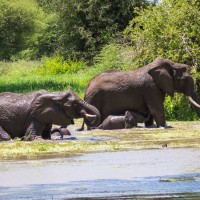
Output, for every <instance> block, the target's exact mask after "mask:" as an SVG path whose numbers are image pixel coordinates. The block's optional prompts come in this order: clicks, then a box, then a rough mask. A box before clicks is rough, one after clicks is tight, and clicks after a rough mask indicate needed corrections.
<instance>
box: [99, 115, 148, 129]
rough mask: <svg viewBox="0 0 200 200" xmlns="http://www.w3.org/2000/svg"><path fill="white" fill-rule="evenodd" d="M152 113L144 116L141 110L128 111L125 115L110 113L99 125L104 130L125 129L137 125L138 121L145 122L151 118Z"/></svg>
mask: <svg viewBox="0 0 200 200" xmlns="http://www.w3.org/2000/svg"><path fill="white" fill-rule="evenodd" d="M149 118H150V114H148V116H147V117H144V116H143V115H142V114H141V113H139V112H135V111H134V112H133V111H126V112H125V114H124V115H109V116H108V117H107V118H106V119H105V120H104V121H103V122H102V124H101V125H100V126H99V127H98V128H100V129H103V130H112V129H124V128H132V127H134V126H137V123H145V122H147V121H148V120H149Z"/></svg>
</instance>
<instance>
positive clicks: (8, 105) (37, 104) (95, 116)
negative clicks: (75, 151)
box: [0, 90, 100, 140]
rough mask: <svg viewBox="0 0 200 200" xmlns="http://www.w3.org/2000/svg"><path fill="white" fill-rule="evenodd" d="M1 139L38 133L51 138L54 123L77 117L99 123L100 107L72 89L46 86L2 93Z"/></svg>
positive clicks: (90, 122)
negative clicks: (84, 99) (30, 91)
mask: <svg viewBox="0 0 200 200" xmlns="http://www.w3.org/2000/svg"><path fill="white" fill-rule="evenodd" d="M0 111H1V112H0V139H1V140H9V139H11V138H16V137H18V138H24V139H25V140H33V139H35V137H37V136H42V137H43V138H44V139H49V138H50V130H51V126H52V124H55V125H60V126H62V127H67V126H68V125H70V124H73V119H74V118H82V117H83V118H84V121H85V122H86V124H88V125H89V126H94V125H97V124H99V120H100V114H99V111H98V110H97V109H96V108H95V107H94V106H91V105H90V104H88V103H86V102H85V101H83V100H82V99H80V98H79V97H78V96H77V95H76V94H75V93H74V92H73V91H71V90H67V91H65V92H47V91H45V90H42V91H37V92H32V93H27V94H17V93H11V92H5V93H0Z"/></svg>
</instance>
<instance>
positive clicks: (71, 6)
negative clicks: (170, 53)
mask: <svg viewBox="0 0 200 200" xmlns="http://www.w3.org/2000/svg"><path fill="white" fill-rule="evenodd" d="M51 2H52V3H53V1H51ZM144 2H145V1H144V0H140V1H138V0H113V1H101V0H90V1H88V0H82V1H77V0H68V1H63V0H60V1H58V4H57V7H56V12H57V14H58V16H59V25H60V36H59V44H60V47H61V48H60V52H62V53H63V54H64V55H66V56H67V57H70V56H71V55H73V56H74V55H75V56H76V57H79V58H80V57H84V58H87V59H91V58H93V56H94V55H96V53H97V52H98V51H99V50H100V48H101V46H102V45H104V44H107V43H108V42H109V41H110V39H111V38H113V37H115V36H116V35H117V33H119V32H121V31H123V29H124V28H125V27H126V26H127V25H128V23H129V20H130V19H132V18H133V17H134V16H135V13H134V12H133V8H134V7H136V6H145V5H146V4H145V3H144ZM61 4H62V6H60V5H61Z"/></svg>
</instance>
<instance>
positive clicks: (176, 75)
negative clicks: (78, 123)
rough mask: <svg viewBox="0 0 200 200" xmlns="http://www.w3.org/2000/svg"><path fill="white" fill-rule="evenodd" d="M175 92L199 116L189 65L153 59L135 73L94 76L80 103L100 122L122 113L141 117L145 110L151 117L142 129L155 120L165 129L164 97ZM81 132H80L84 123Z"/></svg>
mask: <svg viewBox="0 0 200 200" xmlns="http://www.w3.org/2000/svg"><path fill="white" fill-rule="evenodd" d="M175 92H179V93H183V94H184V95H186V96H187V97H188V99H189V101H190V103H191V104H192V105H193V107H194V109H195V111H196V112H197V114H198V116H200V106H199V104H198V99H197V95H196V92H195V89H194V80H193V78H192V76H191V75H190V73H189V66H188V65H186V64H180V63H175V62H173V61H171V60H168V59H164V58H156V59H155V60H154V61H153V62H151V63H149V64H148V65H145V66H143V67H140V68H138V69H135V70H130V71H121V70H111V71H106V72H102V73H100V74H98V75H96V76H95V77H93V78H92V79H91V80H90V82H89V83H88V85H87V87H86V90H85V94H84V100H85V101H86V102H88V103H89V104H91V105H93V106H95V107H96V108H97V109H98V110H99V112H100V114H101V120H100V123H102V122H103V121H104V120H105V119H106V118H107V117H108V116H109V115H118V114H120V113H123V112H125V111H126V110H134V111H137V112H140V113H141V114H145V113H147V111H148V110H149V112H150V113H151V116H150V119H149V120H148V121H147V122H146V123H145V126H152V125H153V123H154V120H155V122H156V125H157V127H165V126H166V119H165V112H164V105H163V102H164V100H165V96H166V94H168V95H170V96H172V97H173V96H174V93H175ZM88 128H91V127H88ZM81 129H84V123H83V125H82V128H81ZM81 129H80V130H81Z"/></svg>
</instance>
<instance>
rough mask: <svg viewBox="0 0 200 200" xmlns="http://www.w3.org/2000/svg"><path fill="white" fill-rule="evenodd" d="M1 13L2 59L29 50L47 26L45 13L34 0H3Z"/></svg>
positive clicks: (0, 6) (0, 2) (0, 51)
mask: <svg viewBox="0 0 200 200" xmlns="http://www.w3.org/2000/svg"><path fill="white" fill-rule="evenodd" d="M0 13H1V14H0V59H10V58H11V56H13V55H16V54H18V53H19V52H21V51H23V50H28V49H29V45H30V43H33V40H36V38H37V35H38V34H40V32H41V31H42V30H43V29H44V27H45V26H46V24H45V23H43V20H42V19H44V18H45V13H44V12H43V11H42V10H41V9H40V8H39V7H38V5H37V4H36V3H35V1H34V0H29V1H26V0H1V1H0Z"/></svg>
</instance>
